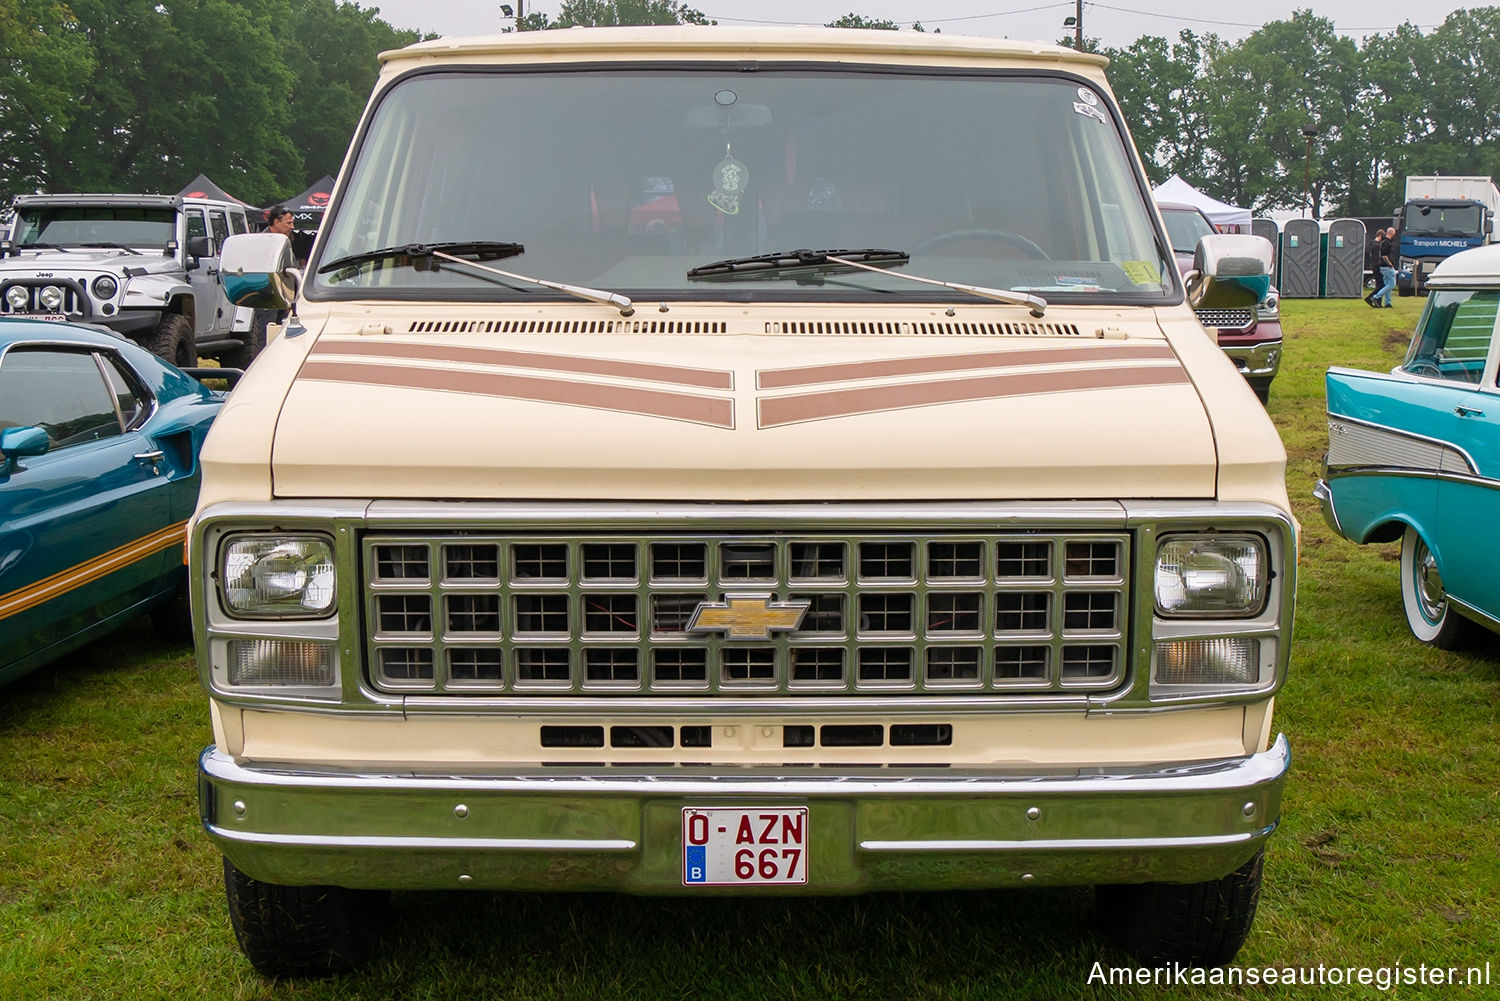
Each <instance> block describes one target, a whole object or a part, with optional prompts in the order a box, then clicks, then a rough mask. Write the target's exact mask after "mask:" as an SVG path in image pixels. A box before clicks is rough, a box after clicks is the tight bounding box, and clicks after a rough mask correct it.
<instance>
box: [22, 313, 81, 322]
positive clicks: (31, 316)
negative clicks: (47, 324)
mask: <svg viewBox="0 0 1500 1001" xmlns="http://www.w3.org/2000/svg"><path fill="white" fill-rule="evenodd" d="M13 319H17V320H49V321H51V322H53V323H67V322H68V318H67V317H66V316H64V315H63V314H62V313H16V314H15V315H14V317H13Z"/></svg>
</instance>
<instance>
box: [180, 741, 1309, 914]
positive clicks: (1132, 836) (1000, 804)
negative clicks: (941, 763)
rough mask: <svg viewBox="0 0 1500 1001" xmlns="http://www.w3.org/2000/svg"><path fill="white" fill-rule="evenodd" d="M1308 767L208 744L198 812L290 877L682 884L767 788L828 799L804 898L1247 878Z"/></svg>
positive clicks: (221, 844)
mask: <svg viewBox="0 0 1500 1001" xmlns="http://www.w3.org/2000/svg"><path fill="white" fill-rule="evenodd" d="M1290 760H1291V753H1290V749H1289V747H1288V745H1287V741H1286V737H1285V736H1284V735H1281V734H1278V735H1277V736H1276V739H1275V741H1274V742H1273V744H1272V746H1271V747H1270V748H1268V749H1267V750H1265V751H1262V752H1259V753H1256V754H1251V755H1247V756H1244V757H1235V758H1225V759H1215V760H1209V761H1189V762H1163V763H1156V764H1148V765H1140V766H1125V767H1112V768H1108V769H1078V768H1071V769H1069V768H1051V769H1049V768H1045V767H1033V768H1027V767H1009V768H964V769H951V770H950V769H934V768H890V769H879V770H878V771H875V772H871V771H868V770H858V769H836V768H820V769H816V770H813V769H801V770H794V771H792V772H790V773H788V772H787V771H786V769H784V768H746V769H742V770H737V771H731V772H728V773H724V772H711V771H708V770H706V769H705V770H704V772H703V773H702V774H700V773H698V772H697V771H696V770H695V769H692V768H686V767H670V766H669V767H666V768H661V767H656V768H653V767H646V766H637V767H629V766H626V767H610V768H603V767H573V766H567V767H555V768H543V767H530V768H523V769H516V770H511V771H508V772H505V773H498V774H413V773H411V772H405V773H402V774H392V773H379V772H359V771H350V770H340V769H337V768H326V767H320V766H298V765H289V764H274V763H268V764H255V763H250V762H244V763H237V762H236V761H235V760H234V759H233V758H232V757H230V756H229V755H227V754H225V753H223V752H222V751H220V750H219V749H217V748H215V747H209V748H207V749H206V750H205V751H204V752H203V754H202V755H201V757H200V758H199V772H198V775H199V811H200V819H201V821H202V823H203V826H204V829H205V830H206V831H207V832H208V834H209V837H210V839H211V840H212V841H213V843H214V844H215V846H216V847H217V848H219V850H220V851H222V852H223V853H224V855H225V856H226V857H227V858H229V860H230V861H232V862H233V863H234V864H235V865H236V866H237V867H239V868H240V869H241V870H243V871H244V872H246V873H247V874H249V875H251V876H253V877H254V878H257V879H261V880H265V881H268V882H272V883H283V884H298V885H301V884H308V883H314V884H321V883H326V884H332V885H338V886H349V887H360V886H378V887H384V888H402V889H422V888H428V889H440V888H446V887H449V886H456V885H458V881H459V878H460V877H461V876H467V877H469V878H468V880H466V881H465V885H474V886H480V887H489V888H502V887H528V888H534V889H565V888H566V889H579V888H580V884H586V886H587V887H588V888H598V889H618V890H630V891H637V892H678V891H680V890H681V888H682V883H681V866H682V862H681V857H680V852H681V849H680V831H681V822H682V821H681V808H682V807H683V806H684V805H687V806H714V805H731V804H736V803H740V804H743V803H746V802H756V801H759V802H760V803H761V804H762V805H765V806H768V807H778V806H783V805H786V806H793V805H795V806H806V807H807V808H808V809H809V812H810V828H809V833H810V839H811V840H810V843H809V850H810V851H811V852H813V856H812V857H813V858H815V859H817V865H816V866H815V867H814V879H815V881H814V883H812V884H810V885H809V886H808V887H805V888H803V889H802V890H801V891H792V892H812V893H818V892H838V891H840V890H847V889H853V888H861V889H881V888H889V887H899V886H916V885H927V886H929V888H930V887H931V886H932V885H933V882H932V881H933V880H934V879H936V880H937V885H942V886H969V887H981V886H1011V885H1019V883H1020V882H1021V877H1022V876H1023V875H1032V876H1033V879H1032V880H1031V881H1030V882H1032V884H1033V885H1049V884H1067V883H1074V884H1076V883H1080V882H1083V883H1088V882H1118V881H1119V880H1121V879H1128V880H1134V881H1149V880H1188V881H1198V880H1206V879H1215V878H1217V877H1219V876H1222V875H1224V874H1225V873H1226V872H1229V871H1231V870H1232V869H1234V868H1235V867H1236V866H1237V865H1239V864H1241V863H1242V862H1244V861H1245V859H1247V858H1249V857H1250V855H1251V854H1252V853H1253V852H1254V851H1255V850H1256V848H1257V847H1258V846H1259V845H1260V844H1261V843H1263V842H1264V841H1265V840H1266V839H1267V838H1268V837H1269V836H1270V835H1271V833H1272V832H1273V831H1274V830H1275V829H1276V826H1277V823H1278V820H1279V817H1280V812H1281V791H1282V788H1283V786H1284V783H1285V779H1286V775H1287V771H1288V768H1289V766H1290ZM456 804H462V806H463V810H462V812H459V811H458V810H457V809H456V808H455V805H456ZM556 831H566V836H562V835H559V834H556V833H554V832H556ZM351 849H352V850H351ZM559 853H563V854H564V856H565V857H564V858H558V857H557V856H558V854H559ZM861 854H863V855H864V856H865V857H864V858H861V857H860V856H861ZM965 855H972V856H973V858H971V859H968V860H965V859H964V857H963V856H965Z"/></svg>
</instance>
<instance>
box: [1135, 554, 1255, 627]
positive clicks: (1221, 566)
mask: <svg viewBox="0 0 1500 1001" xmlns="http://www.w3.org/2000/svg"><path fill="white" fill-rule="evenodd" d="M1270 579H1271V571H1270V566H1269V561H1268V560H1267V552H1266V542H1265V540H1264V539H1262V538H1261V537H1260V536H1258V535H1173V536H1168V537H1165V538H1163V539H1162V540H1161V543H1160V544H1159V545H1158V546H1157V549H1156V613H1157V614H1158V615H1161V616H1163V617H1166V618H1249V617H1251V616H1254V615H1259V614H1260V612H1261V610H1262V609H1264V608H1265V605H1266V595H1267V593H1268V591H1269V589H1270Z"/></svg>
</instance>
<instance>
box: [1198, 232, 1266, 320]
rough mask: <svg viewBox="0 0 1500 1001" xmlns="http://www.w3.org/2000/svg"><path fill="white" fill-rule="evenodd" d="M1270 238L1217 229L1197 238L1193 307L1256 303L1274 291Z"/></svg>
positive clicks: (1238, 306) (1211, 307)
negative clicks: (1272, 285)
mask: <svg viewBox="0 0 1500 1001" xmlns="http://www.w3.org/2000/svg"><path fill="white" fill-rule="evenodd" d="M1271 254H1272V248H1271V241H1270V240H1267V239H1266V238H1265V237H1263V236H1246V235H1240V234H1235V233H1214V234H1212V235H1210V236H1205V237H1204V238H1203V239H1201V240H1199V241H1198V246H1197V248H1196V249H1195V250H1194V251H1193V271H1194V272H1196V274H1195V275H1194V276H1193V277H1192V278H1191V279H1190V280H1189V282H1188V303H1189V304H1190V305H1191V306H1192V307H1193V308H1194V309H1236V308H1243V307H1245V306H1253V305H1255V304H1256V303H1258V302H1260V301H1261V300H1262V299H1264V298H1265V297H1266V295H1267V294H1268V293H1269V292H1270V291H1271Z"/></svg>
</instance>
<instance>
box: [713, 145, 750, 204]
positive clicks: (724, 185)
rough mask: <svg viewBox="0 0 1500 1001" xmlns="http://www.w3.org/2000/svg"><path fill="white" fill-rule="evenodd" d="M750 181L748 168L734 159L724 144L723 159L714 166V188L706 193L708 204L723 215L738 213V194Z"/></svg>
mask: <svg viewBox="0 0 1500 1001" xmlns="http://www.w3.org/2000/svg"><path fill="white" fill-rule="evenodd" d="M749 183H750V168H749V167H747V166H745V165H744V164H743V163H740V162H739V161H738V160H736V159H735V158H734V156H733V154H731V153H730V151H729V144H728V143H725V144H724V159H722V160H720V161H719V165H718V166H717V167H715V168H714V189H713V191H711V192H709V194H708V204H710V205H712V206H713V207H714V208H716V209H718V210H719V211H720V212H722V213H724V214H725V215H739V213H740V195H742V194H744V193H745V187H746V186H747V185H748V184H749Z"/></svg>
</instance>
